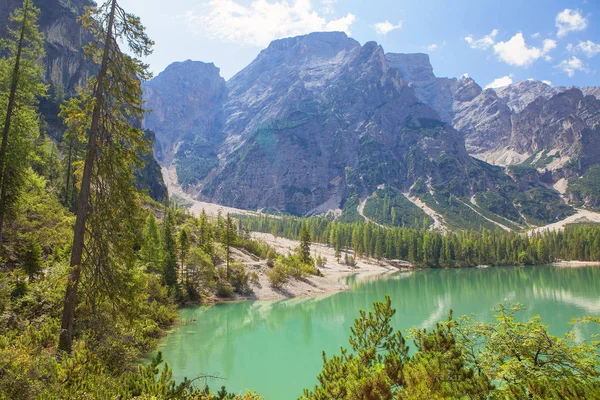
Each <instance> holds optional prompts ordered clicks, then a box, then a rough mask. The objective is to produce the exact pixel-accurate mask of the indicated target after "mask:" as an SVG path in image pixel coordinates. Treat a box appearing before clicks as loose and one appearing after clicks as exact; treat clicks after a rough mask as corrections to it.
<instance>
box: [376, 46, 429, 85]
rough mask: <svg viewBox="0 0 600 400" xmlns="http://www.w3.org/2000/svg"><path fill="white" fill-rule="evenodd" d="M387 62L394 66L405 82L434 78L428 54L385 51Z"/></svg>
mask: <svg viewBox="0 0 600 400" xmlns="http://www.w3.org/2000/svg"><path fill="white" fill-rule="evenodd" d="M385 57H386V59H387V61H388V64H389V66H390V67H392V68H396V69H397V70H398V72H399V73H400V77H401V78H402V79H404V80H405V81H407V82H415V81H427V80H431V79H435V75H434V74H433V67H432V66H431V62H430V61H429V56H428V55H427V54H423V53H413V54H401V53H387V54H386V55H385Z"/></svg>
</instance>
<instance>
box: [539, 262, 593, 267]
mask: <svg viewBox="0 0 600 400" xmlns="http://www.w3.org/2000/svg"><path fill="white" fill-rule="evenodd" d="M550 265H553V266H555V267H570V268H577V267H600V261H557V262H555V263H552V264H550Z"/></svg>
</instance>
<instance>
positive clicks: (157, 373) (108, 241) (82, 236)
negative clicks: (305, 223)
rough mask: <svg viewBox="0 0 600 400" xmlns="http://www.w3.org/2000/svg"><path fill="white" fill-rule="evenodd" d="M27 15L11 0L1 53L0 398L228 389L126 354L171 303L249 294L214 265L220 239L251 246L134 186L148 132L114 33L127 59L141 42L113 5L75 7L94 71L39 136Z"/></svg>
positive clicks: (160, 328) (167, 320)
mask: <svg viewBox="0 0 600 400" xmlns="http://www.w3.org/2000/svg"><path fill="white" fill-rule="evenodd" d="M38 13H39V11H38V10H37V8H35V7H34V6H33V2H32V1H31V0H24V1H23V6H22V7H21V8H19V9H18V10H16V11H15V12H14V15H13V18H12V19H11V25H10V28H11V29H12V30H11V31H10V32H11V33H10V37H9V38H7V39H6V40H4V41H3V45H4V47H3V50H4V51H2V52H1V53H0V104H1V105H3V107H2V112H3V115H2V118H1V120H0V130H1V131H2V138H3V141H2V145H1V146H0V149H1V151H2V154H1V156H0V160H1V162H0V177H1V181H0V187H1V190H0V192H1V193H0V194H1V198H0V206H1V211H2V215H1V220H2V222H3V225H2V234H1V235H0V398H10V399H30V398H132V397H139V398H172V399H183V398H198V399H225V398H227V399H229V398H236V396H235V395H230V394H228V393H227V392H226V391H225V390H222V391H220V392H219V393H216V394H211V393H210V391H209V390H208V389H201V390H200V389H197V388H195V387H194V386H193V385H192V381H190V380H187V379H186V380H184V381H183V382H181V383H180V384H177V383H175V382H174V381H173V380H172V379H171V376H172V375H171V372H170V370H169V368H168V366H167V365H165V366H164V367H163V368H162V369H161V368H159V364H161V361H162V360H161V359H160V357H159V358H157V359H156V360H155V361H154V362H153V363H152V364H151V365H148V366H145V367H138V368H136V367H135V364H136V363H137V362H138V360H139V358H140V356H142V355H143V354H146V353H147V352H149V351H150V350H152V349H153V348H154V347H155V346H156V344H157V342H158V339H159V338H160V336H161V335H162V334H163V333H164V331H165V330H166V329H167V328H169V327H170V326H172V324H173V323H174V321H175V318H176V312H175V310H176V304H177V303H178V302H183V301H188V300H191V299H192V297H193V296H196V297H197V299H196V300H200V299H201V296H200V295H199V294H206V296H214V294H215V293H217V292H218V291H219V288H221V287H222V288H231V289H232V290H231V294H233V293H235V292H243V291H247V290H248V283H249V282H252V280H253V279H254V278H255V277H254V276H252V274H248V273H247V272H246V271H245V269H244V267H243V266H242V265H237V264H235V263H232V265H231V266H230V267H231V273H230V276H226V274H225V273H224V272H225V268H222V267H221V265H222V264H223V262H224V261H225V258H226V256H225V254H226V252H225V250H224V248H225V246H226V245H230V244H232V243H233V245H235V244H236V243H237V241H238V240H239V241H240V243H241V245H243V246H245V247H247V248H251V249H254V250H257V251H258V250H260V251H264V246H262V245H260V244H256V243H254V242H251V241H249V240H247V239H242V238H240V237H239V236H238V233H237V232H233V233H231V232H229V234H224V233H223V231H224V228H223V225H222V224H221V221H208V219H207V217H206V216H205V215H203V216H201V218H199V219H196V218H192V217H190V216H188V215H186V214H185V213H184V212H183V211H182V210H179V209H177V208H173V207H171V206H166V207H163V206H162V205H160V204H159V203H156V202H154V201H153V200H151V199H150V198H149V197H147V194H151V193H150V192H151V191H152V190H153V189H152V188H146V189H149V190H150V192H146V193H142V192H139V191H138V190H137V189H136V180H135V178H134V175H135V174H136V173H138V174H139V173H141V174H142V175H143V174H146V172H148V171H146V172H144V171H145V170H144V168H145V167H144V162H143V161H144V154H147V150H148V144H149V140H148V136H147V133H145V132H143V131H141V130H140V129H137V128H135V126H132V122H131V121H136V120H138V119H139V118H140V117H141V116H142V115H143V110H142V97H141V89H140V81H141V80H143V79H145V78H147V77H148V74H147V73H146V70H145V66H144V65H143V64H142V63H141V62H139V61H138V60H136V59H134V58H131V57H130V56H127V55H125V54H123V53H121V52H120V50H119V48H118V46H117V43H118V42H121V39H123V41H124V42H125V44H126V45H129V46H130V47H132V49H131V50H132V54H135V55H137V56H140V55H147V54H148V53H149V51H150V46H151V44H152V43H151V41H150V40H149V39H148V38H147V36H146V35H145V34H144V30H143V27H142V26H141V23H140V20H139V18H137V17H136V16H134V15H131V14H128V13H127V12H126V11H125V10H123V9H122V8H121V7H120V5H119V4H118V1H115V0H109V1H107V2H105V3H103V4H100V5H99V6H98V7H91V8H89V9H88V10H87V11H86V14H85V15H84V16H83V17H82V24H83V26H84V27H85V28H86V29H88V30H89V31H90V33H91V34H92V36H93V37H94V38H95V39H94V40H93V41H92V42H91V43H90V44H89V46H87V53H88V55H89V56H90V58H91V59H92V61H94V62H99V63H101V65H99V68H98V70H99V74H98V75H97V76H95V77H92V78H91V79H90V81H89V82H88V85H87V86H86V87H84V88H82V89H81V92H80V94H79V96H78V97H74V98H71V99H68V100H64V98H63V96H62V95H61V96H58V95H57V94H56V93H55V95H56V96H55V100H57V99H58V98H59V97H60V100H61V101H63V104H62V112H61V117H62V118H63V119H64V120H65V125H66V127H67V131H66V132H65V135H64V136H63V140H62V142H61V143H60V144H59V145H57V144H56V143H54V142H53V141H52V140H51V139H50V138H48V137H46V136H45V135H44V129H43V127H40V124H39V123H38V121H40V116H39V115H38V104H37V99H38V98H40V97H41V96H44V93H45V90H46V87H45V85H43V84H42V83H41V77H42V71H43V66H40V65H38V64H36V63H37V62H39V61H40V60H43V59H44V57H43V45H42V44H43V38H42V37H41V35H40V33H39V32H38V28H37V25H36V21H37V16H38ZM57 101H58V100H57ZM146 159H147V157H146ZM155 173H156V171H153V172H151V174H155ZM74 212H76V214H74ZM144 221H145V223H144ZM231 229H234V226H233V223H232V222H231V223H230V228H229V230H231ZM225 231H227V230H225ZM188 235H189V236H188ZM186 236H188V238H187V240H186V239H185V237H186ZM227 237H228V238H229V239H228V240H227V241H226V240H225V238H227ZM176 239H177V240H176ZM205 278H206V279H205ZM202 279H205V280H204V281H203V280H202ZM225 292H227V290H225ZM237 398H242V397H237ZM243 398H247V399H251V398H255V397H254V396H252V395H247V396H246V397H243Z"/></svg>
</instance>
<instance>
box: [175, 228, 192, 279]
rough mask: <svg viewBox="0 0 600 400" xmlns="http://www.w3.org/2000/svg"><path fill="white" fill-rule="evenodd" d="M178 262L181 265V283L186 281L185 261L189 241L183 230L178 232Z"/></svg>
mask: <svg viewBox="0 0 600 400" xmlns="http://www.w3.org/2000/svg"><path fill="white" fill-rule="evenodd" d="M178 242H179V262H180V264H181V281H182V282H185V281H186V280H187V279H186V278H185V259H186V258H187V255H188V252H189V250H190V240H189V236H188V234H187V231H186V230H185V229H182V230H180V231H179V237H178Z"/></svg>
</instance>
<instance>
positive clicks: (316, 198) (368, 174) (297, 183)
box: [146, 33, 473, 214]
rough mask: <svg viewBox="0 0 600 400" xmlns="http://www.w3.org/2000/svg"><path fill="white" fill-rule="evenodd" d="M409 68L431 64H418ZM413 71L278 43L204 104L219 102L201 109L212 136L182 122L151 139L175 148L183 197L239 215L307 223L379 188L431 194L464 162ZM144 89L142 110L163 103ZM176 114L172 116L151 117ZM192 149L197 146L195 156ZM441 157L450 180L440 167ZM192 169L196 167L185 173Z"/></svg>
mask: <svg viewBox="0 0 600 400" xmlns="http://www.w3.org/2000/svg"><path fill="white" fill-rule="evenodd" d="M390 59H391V61H390ZM416 59H417V61H418V62H419V63H422V62H425V64H427V65H429V61H428V58H427V56H425V55H418V56H416ZM411 63H413V59H412V57H408V58H407V59H403V58H402V55H391V56H390V57H388V56H386V54H385V53H384V51H383V49H382V47H381V46H379V45H378V44H377V43H375V42H369V43H366V44H364V45H363V46H361V45H360V44H359V43H358V42H356V41H355V40H353V39H350V38H348V37H347V36H346V35H345V34H343V33H313V34H309V35H306V36H300V37H295V38H290V39H282V40H277V41H274V42H273V43H271V45H269V47H268V48H267V49H265V50H263V51H262V52H261V53H260V54H259V56H258V57H257V58H256V59H255V60H254V61H253V62H252V63H251V64H250V65H249V66H248V67H246V68H245V69H244V70H242V71H241V72H240V73H238V74H237V75H236V76H234V77H233V78H232V79H231V80H230V81H229V82H227V84H226V88H225V90H224V92H225V98H221V97H219V96H213V97H214V98H216V97H219V100H218V101H216V102H213V103H212V106H214V107H212V108H210V107H204V111H206V112H207V113H208V110H211V111H210V115H209V116H208V115H207V116H206V119H207V120H211V121H214V123H213V124H212V126H211V127H212V131H210V132H208V131H206V130H204V129H203V128H202V129H197V128H196V127H193V126H192V124H189V123H188V124H187V126H188V127H190V128H185V129H184V131H179V130H174V131H171V132H168V131H169V130H168V129H164V130H163V131H161V130H159V129H158V128H156V127H155V126H154V125H153V129H154V130H155V131H156V132H157V135H158V136H159V141H161V142H162V143H175V142H177V144H176V145H175V146H174V147H172V148H171V151H173V153H174V156H175V161H174V162H175V165H176V166H177V168H178V176H179V177H180V181H183V182H182V183H184V184H187V188H188V190H190V191H196V192H197V193H199V194H200V195H201V196H202V197H204V198H207V199H210V200H213V201H217V202H219V203H222V204H227V205H232V206H236V207H242V208H272V209H278V210H281V211H285V212H289V213H293V214H306V213H309V212H310V211H311V210H313V209H315V208H318V207H319V206H320V205H322V204H324V203H326V202H328V201H330V200H331V199H337V202H338V203H340V202H343V200H344V199H345V198H347V197H348V196H350V195H351V194H360V195H363V194H365V193H370V192H372V191H373V190H375V189H376V188H377V186H379V185H381V184H388V185H390V186H393V187H396V188H399V189H401V190H409V188H410V187H411V186H413V185H414V183H415V182H416V180H418V179H419V178H422V179H424V180H425V181H429V182H432V183H433V184H438V183H443V182H447V181H449V180H451V179H459V180H460V179H466V175H467V174H466V169H467V168H468V166H469V165H470V163H472V162H473V161H472V159H471V158H470V157H469V156H468V154H467V152H466V149H465V147H464V141H463V139H462V138H461V137H460V135H459V134H458V133H457V132H456V131H455V130H454V129H453V128H452V127H451V126H450V125H448V124H446V123H444V122H443V121H441V117H440V115H439V114H438V113H437V112H436V111H435V110H434V109H433V108H432V107H430V106H428V105H427V104H425V103H424V101H423V99H420V98H419V97H418V96H417V94H416V91H417V90H416V85H414V84H409V83H408V82H407V81H406V80H405V79H403V77H402V76H403V74H404V75H406V76H407V79H408V78H411V79H412V78H419V79H422V81H423V82H424V81H425V80H427V79H429V78H431V77H432V76H433V75H432V74H431V73H426V74H422V76H419V75H418V74H417V72H418V70H419V69H420V67H419V66H418V65H416V66H414V65H412V64H411ZM195 67H196V68H197V71H196V72H197V73H198V74H199V75H203V76H204V78H206V80H207V81H208V82H211V83H210V84H208V85H207V86H203V85H200V86H201V87H200V88H198V89H197V94H198V96H204V98H207V97H208V95H205V94H206V93H209V92H210V93H213V92H212V91H210V90H207V87H208V88H213V87H216V82H219V81H220V79H219V78H218V77H215V76H214V74H208V75H207V72H206V71H204V72H203V71H201V69H203V68H204V67H203V66H201V65H195ZM167 72H169V69H168V70H167V71H165V73H164V74H166V73H167ZM161 75H162V74H161ZM161 75H159V76H158V77H157V78H156V79H159V78H161ZM186 75H187V76H191V75H193V73H191V72H189V71H188V73H187V74H186ZM433 79H435V77H433ZM173 81H174V82H176V81H177V79H176V78H173ZM161 86H162V84H161ZM146 87H148V88H149V89H148V90H147V94H146V96H147V99H148V102H149V104H153V102H156V103H155V104H157V105H158V104H160V101H162V100H160V101H159V100H157V99H158V98H159V97H161V96H163V95H162V94H161V93H157V92H156V88H157V87H158V85H157V84H155V82H150V83H149V84H148V85H147V86H146ZM169 90H171V89H169ZM169 93H170V92H169ZM200 93H202V94H200ZM219 93H221V92H220V91H219ZM172 94H173V95H174V96H178V98H177V99H176V100H173V102H174V103H175V104H181V105H185V106H186V107H187V105H189V104H190V103H191V102H190V101H188V100H186V99H187V98H188V97H189V96H190V94H189V93H187V91H186V92H185V93H178V92H177V91H175V90H173V91H172ZM169 95H170V94H169ZM422 95H423V94H422ZM440 101H441V100H440ZM445 101H447V99H446V100H445ZM183 114H185V116H183V119H186V120H187V119H188V117H189V118H194V116H193V115H194V114H192V113H189V112H186V113H183ZM173 116H174V113H172V110H171V111H169V110H164V109H161V110H158V112H157V113H156V118H157V119H164V120H170V119H172V118H173ZM153 118H154V117H153ZM155 123H156V121H155V120H148V122H147V124H155ZM161 135H162V136H165V135H168V137H160V136H161ZM205 138H209V139H206V140H205ZM194 141H201V142H203V143H204V144H206V146H204V147H202V148H197V149H194V146H195V145H194ZM209 143H210V146H209V145H208V144H209ZM182 148H185V149H186V152H182V151H181V149H182ZM163 151H164V149H163ZM444 157H449V158H450V159H451V164H452V167H453V168H452V172H451V171H450V170H448V169H443V168H440V166H439V165H438V164H439V163H440V162H441V161H442V160H443V159H444ZM190 158H194V160H193V162H188V161H189V159H190ZM190 165H195V166H196V168H195V169H191V171H190V170H189V169H188V170H186V169H185V168H187V167H189V166H190ZM206 166H209V167H210V168H206ZM190 172H191V173H190ZM194 173H196V175H195V176H193V174H194ZM449 173H450V175H449ZM190 175H192V177H190ZM459 188H460V189H459ZM457 190H461V191H465V192H469V191H470V190H471V189H470V185H463V186H461V185H457Z"/></svg>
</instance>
